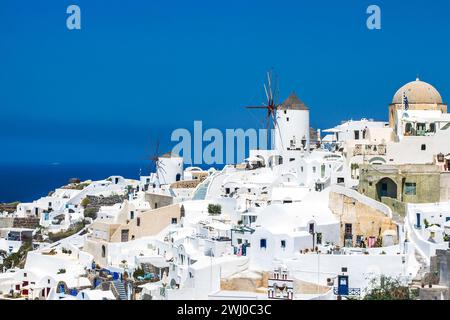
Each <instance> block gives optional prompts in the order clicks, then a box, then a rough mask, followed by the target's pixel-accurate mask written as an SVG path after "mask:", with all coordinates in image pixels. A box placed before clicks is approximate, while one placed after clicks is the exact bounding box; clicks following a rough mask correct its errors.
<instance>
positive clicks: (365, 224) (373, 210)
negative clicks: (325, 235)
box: [329, 189, 398, 246]
mask: <svg viewBox="0 0 450 320" xmlns="http://www.w3.org/2000/svg"><path fill="white" fill-rule="evenodd" d="M346 191H347V192H345V193H344V192H339V191H338V190H333V191H331V192H330V204H329V206H330V210H331V211H332V212H333V214H335V215H336V217H337V218H338V220H339V222H340V239H341V243H340V245H343V246H359V245H362V241H364V244H365V245H366V246H367V245H369V241H370V242H371V243H372V244H373V243H374V242H376V240H377V239H378V238H380V239H382V242H383V245H393V244H397V243H398V229H397V224H396V222H395V221H394V220H393V219H392V218H391V217H389V216H388V215H387V212H388V210H387V208H386V206H384V208H383V205H380V204H376V203H375V201H373V200H372V199H368V198H366V197H364V196H362V195H360V194H358V193H357V192H356V191H354V190H350V189H347V190H346ZM364 198H366V199H364ZM371 200H372V201H373V203H372V201H371Z"/></svg>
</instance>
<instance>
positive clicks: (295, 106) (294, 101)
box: [279, 92, 309, 110]
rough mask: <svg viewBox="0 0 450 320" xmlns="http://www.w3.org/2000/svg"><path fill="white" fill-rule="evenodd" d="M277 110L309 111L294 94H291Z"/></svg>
mask: <svg viewBox="0 0 450 320" xmlns="http://www.w3.org/2000/svg"><path fill="white" fill-rule="evenodd" d="M279 109H281V110H309V109H308V107H307V106H306V104H304V103H303V101H301V100H300V99H299V98H298V97H297V95H296V94H295V92H292V93H291V95H290V96H289V97H288V98H287V99H286V100H284V102H283V103H282V104H281V105H280V107H279Z"/></svg>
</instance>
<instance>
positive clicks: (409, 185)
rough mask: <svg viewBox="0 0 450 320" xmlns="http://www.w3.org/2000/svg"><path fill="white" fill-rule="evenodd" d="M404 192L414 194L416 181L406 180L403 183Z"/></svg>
mask: <svg viewBox="0 0 450 320" xmlns="http://www.w3.org/2000/svg"><path fill="white" fill-rule="evenodd" d="M405 194H407V195H411V196H415V195H416V183H415V182H407V183H405Z"/></svg>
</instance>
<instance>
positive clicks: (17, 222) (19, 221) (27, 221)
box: [13, 217, 39, 229]
mask: <svg viewBox="0 0 450 320" xmlns="http://www.w3.org/2000/svg"><path fill="white" fill-rule="evenodd" d="M38 226H39V218H35V217H27V218H14V222H13V228H28V229H36V228H37V227H38Z"/></svg>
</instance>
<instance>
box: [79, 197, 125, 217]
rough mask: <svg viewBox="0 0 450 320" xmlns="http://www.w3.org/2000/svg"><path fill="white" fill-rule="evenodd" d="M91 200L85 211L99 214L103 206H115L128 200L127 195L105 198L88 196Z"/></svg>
mask: <svg viewBox="0 0 450 320" xmlns="http://www.w3.org/2000/svg"><path fill="white" fill-rule="evenodd" d="M86 197H87V198H88V199H89V204H88V205H87V206H86V208H85V209H87V210H88V211H91V212H95V213H97V212H98V211H99V210H100V207H102V206H113V205H115V204H116V203H122V202H124V201H125V200H126V199H127V196H125V195H112V196H109V197H103V196H99V197H97V196H86Z"/></svg>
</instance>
